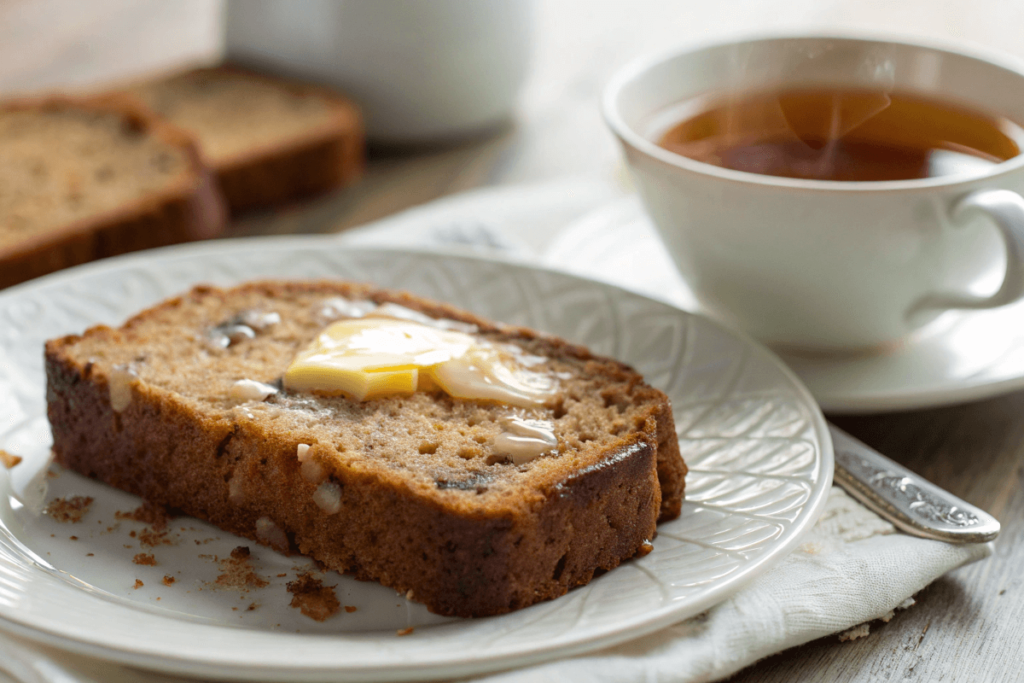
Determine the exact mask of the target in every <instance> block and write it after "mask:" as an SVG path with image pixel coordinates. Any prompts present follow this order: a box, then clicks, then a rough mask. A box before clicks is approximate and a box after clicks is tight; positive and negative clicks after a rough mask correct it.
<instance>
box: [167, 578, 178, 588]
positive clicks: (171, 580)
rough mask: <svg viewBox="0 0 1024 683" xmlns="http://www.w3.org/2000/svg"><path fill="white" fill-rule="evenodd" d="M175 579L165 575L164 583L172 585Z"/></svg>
mask: <svg viewBox="0 0 1024 683" xmlns="http://www.w3.org/2000/svg"><path fill="white" fill-rule="evenodd" d="M175 581H177V579H176V578H174V577H173V576H165V577H164V585H165V586H171V585H174V582H175Z"/></svg>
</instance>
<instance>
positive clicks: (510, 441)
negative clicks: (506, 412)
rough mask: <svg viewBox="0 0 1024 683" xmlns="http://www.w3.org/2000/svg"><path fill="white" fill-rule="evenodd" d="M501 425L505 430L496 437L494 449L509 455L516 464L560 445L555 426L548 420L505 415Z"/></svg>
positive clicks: (520, 463)
mask: <svg viewBox="0 0 1024 683" xmlns="http://www.w3.org/2000/svg"><path fill="white" fill-rule="evenodd" d="M501 426H502V427H504V428H505V431H503V432H502V433H501V434H498V436H496V437H494V451H495V453H500V454H503V455H507V456H509V458H511V459H512V462H513V463H514V464H516V465H522V464H524V463H528V462H530V461H531V460H534V459H535V458H538V457H540V456H541V455H544V454H545V453H547V452H548V451H550V450H554V449H555V448H557V447H558V437H556V436H555V426H554V424H552V423H551V422H548V421H547V420H524V419H523V418H521V417H505V418H502V420H501Z"/></svg>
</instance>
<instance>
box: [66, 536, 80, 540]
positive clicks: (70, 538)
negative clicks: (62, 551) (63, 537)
mask: <svg viewBox="0 0 1024 683" xmlns="http://www.w3.org/2000/svg"><path fill="white" fill-rule="evenodd" d="M68 540H70V541H77V540H78V536H68Z"/></svg>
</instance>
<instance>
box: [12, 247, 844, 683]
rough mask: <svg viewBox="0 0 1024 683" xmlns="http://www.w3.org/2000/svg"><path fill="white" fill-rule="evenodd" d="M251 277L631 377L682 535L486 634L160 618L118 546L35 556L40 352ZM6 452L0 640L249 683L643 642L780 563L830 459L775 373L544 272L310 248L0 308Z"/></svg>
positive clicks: (410, 619) (389, 619)
mask: <svg viewBox="0 0 1024 683" xmlns="http://www.w3.org/2000/svg"><path fill="white" fill-rule="evenodd" d="M258 277H293V278H294V277H302V278H317V277H339V278H345V279H353V280H365V281H372V282H375V283H377V284H379V285H382V286H387V287H394V288H402V289H408V290H411V291H413V292H416V293H418V294H422V295H425V296H429V297H432V298H437V299H442V300H446V301H449V302H451V303H453V304H455V305H457V306H461V307H464V308H468V309H470V310H473V311H475V312H477V313H480V314H482V315H484V316H487V317H490V318H494V319H498V320H503V321H505V322H509V323H514V324H521V325H527V326H530V327H535V328H539V329H542V330H545V331H548V332H551V333H554V334H557V335H559V336H562V337H566V338H568V339H570V340H572V341H575V342H579V343H582V344H585V345H587V346H589V347H590V348H591V349H593V350H594V351H595V352H597V353H601V354H607V355H611V356H614V357H616V358H619V359H621V360H623V361H625V362H627V363H630V364H631V365H633V366H635V367H636V368H637V369H638V370H640V371H641V372H642V373H644V375H645V376H646V377H647V378H648V379H649V381H650V382H651V383H652V384H654V385H656V386H658V387H660V388H662V389H663V390H665V391H666V392H667V393H668V394H669V396H670V397H671V398H672V400H673V404H674V409H675V414H676V420H677V426H678V432H679V439H680V444H681V447H682V450H683V454H684V457H685V458H686V460H687V462H688V463H689V465H690V467H691V474H690V476H689V477H688V480H687V481H688V487H687V501H686V504H685V506H684V511H683V514H682V516H681V517H680V518H679V519H678V520H675V521H673V522H670V523H667V524H664V525H662V526H661V527H659V535H658V538H657V539H656V540H655V542H654V551H653V552H651V553H650V554H649V555H647V556H646V557H644V558H641V559H638V560H633V561H631V562H628V563H626V564H624V565H623V566H622V567H620V568H619V569H616V570H615V571H612V572H609V573H607V574H605V575H603V576H601V577H599V578H597V579H596V580H594V581H593V582H592V583H591V584H590V585H588V586H585V587H582V588H579V589H576V590H574V591H572V592H570V593H569V594H568V595H566V596H565V597H563V598H560V599H558V600H555V601H552V602H547V603H543V604H539V605H535V606H533V607H530V608H527V609H525V610H521V611H519V612H515V613H513V614H509V615H505V616H502V617H495V618H488V619H476V620H455V619H439V618H437V617H433V616H432V615H429V614H427V613H426V612H424V611H422V610H421V609H420V606H418V605H414V604H411V603H409V604H403V603H404V600H402V599H399V600H398V604H397V605H396V598H395V595H394V592H393V591H388V590H386V589H383V588H381V587H380V586H376V585H374V584H365V583H359V582H355V581H351V580H349V579H348V578H347V577H332V579H331V582H332V583H338V584H339V589H338V590H339V591H341V592H343V593H344V595H345V600H344V601H345V602H346V603H348V602H350V601H360V600H362V601H363V602H362V603H360V604H362V605H363V606H361V607H360V609H359V611H358V612H355V613H353V614H342V615H339V616H338V617H336V618H335V619H332V620H330V621H328V622H325V624H323V625H316V624H313V622H307V623H305V624H304V623H303V622H295V621H294V619H295V618H294V617H293V616H292V613H294V612H295V610H291V609H290V608H289V607H288V605H287V600H286V599H282V597H281V595H284V593H283V590H281V591H279V593H281V595H278V594H277V593H273V594H268V597H267V598H266V599H265V600H263V602H264V603H265V604H263V606H262V607H261V608H260V609H259V610H255V611H253V612H252V613H251V615H241V616H240V615H239V614H237V613H235V612H231V611H229V610H230V608H227V607H225V608H224V610H225V611H226V613H225V614H220V613H219V612H217V609H219V608H218V607H217V606H218V604H219V603H218V602H217V600H218V598H217V597H216V596H215V595H214V594H213V593H211V592H206V593H200V592H194V591H192V592H189V593H188V594H187V595H186V593H185V592H184V591H169V592H167V593H165V594H163V599H162V601H160V602H156V601H155V599H158V598H154V594H153V593H146V592H145V591H148V590H150V589H149V588H148V587H147V588H146V589H145V590H139V591H134V592H133V591H131V590H128V589H127V588H125V589H122V588H120V587H119V586H120V584H119V583H118V581H120V580H121V579H120V578H119V577H121V576H122V575H125V576H127V574H126V570H125V565H128V567H129V569H131V565H130V563H129V562H128V559H127V557H126V556H125V555H124V551H121V553H120V554H118V553H114V552H110V553H106V552H101V550H102V549H103V548H104V547H105V546H104V545H103V544H104V543H107V544H108V545H109V544H110V543H112V542H111V541H109V540H104V539H105V538H106V536H103V535H102V534H93V535H91V536H89V537H88V538H85V537H83V538H82V539H80V540H78V541H77V542H76V543H78V544H79V545H72V546H70V547H73V548H75V549H76V552H74V553H71V552H67V548H68V547H69V546H68V542H67V541H65V540H64V539H66V538H67V536H66V535H64V536H62V537H61V538H56V534H55V536H54V538H50V537H49V534H48V533H46V532H47V531H50V530H51V529H50V527H48V526H46V524H47V523H49V520H47V519H46V518H43V520H42V521H40V520H39V519H38V518H34V517H32V516H31V515H29V514H28V512H27V508H25V507H22V506H20V505H19V504H18V503H17V502H12V499H11V498H10V497H9V495H8V494H9V493H10V488H11V487H14V488H15V489H18V487H24V486H26V485H27V480H28V478H30V477H31V475H32V474H33V473H34V472H35V471H37V470H39V469H40V468H42V467H44V466H45V460H46V455H47V452H48V444H49V440H50V436H49V429H48V426H47V423H46V420H45V397H44V395H43V386H44V378H43V369H42V357H41V356H42V354H41V349H42V344H43V341H44V340H45V339H47V338H50V337H54V336H57V335H61V334H66V333H73V332H79V331H81V330H83V329H84V328H86V327H88V326H90V325H93V324H97V323H106V324H119V323H120V322H122V321H123V320H124V319H125V318H126V317H127V316H128V315H130V314H132V313H134V312H136V311H137V310H139V309H142V308H144V307H146V306H148V305H151V304H153V303H155V302H157V301H159V300H161V299H163V298H165V297H167V296H169V295H172V294H174V293H177V292H180V291H182V290H184V289H186V288H187V287H189V286H191V285H192V284H195V283H198V282H213V283H216V284H232V283H236V282H240V281H243V280H247V279H253V278H258ZM0 447H3V448H6V449H7V450H10V451H13V452H17V453H20V454H22V455H24V456H25V457H26V461H25V463H23V464H22V465H21V466H19V467H18V468H16V469H15V470H13V471H12V473H11V474H10V475H8V474H7V473H6V472H3V471H0V493H3V495H2V496H0V627H2V628H7V629H10V630H14V631H17V632H19V633H21V634H23V635H27V636H29V637H32V638H35V639H38V640H41V641H45V642H49V643H54V644H58V645H61V646H63V647H66V648H69V649H73V650H76V651H79V652H83V653H87V654H93V655H98V656H103V657H106V658H108V659H112V660H115V661H121V662H125V663H130V664H135V665H140V666H145V667H148V668H156V669H162V670H166V671H174V672H179V673H186V674H196V675H206V676H235V677H246V678H249V679H253V680H255V679H261V680H266V679H275V678H281V677H285V676H286V677H288V678H289V679H290V680H316V679H322V678H324V677H331V678H332V679H334V680H376V679H398V678H416V679H423V678H436V677H452V676H459V675H466V674H470V673H478V672H482V671H488V670H495V669H500V668H503V667H509V666H515V665H525V664H529V663H532V662H537V661H542V660H544V659H550V658H552V657H555V656H561V655H568V654H573V653H577V652H582V651H585V650H588V649H594V648H597V647H601V646H605V645H610V644H614V643H617V642H622V641H624V640H628V639H631V638H634V637H637V636H640V635H642V634H644V633H648V632H651V631H653V630H655V629H658V628H661V627H664V626H666V625H669V624H671V623H674V622H676V621H679V620H681V619H684V618H686V617H689V616H692V615H694V614H697V613H699V612H701V611H703V610H705V609H707V608H708V607H710V606H712V605H714V604H715V603H717V602H719V601H721V600H722V599H724V598H725V597H727V596H728V595H729V594H731V593H732V592H734V591H736V590H738V589H739V588H740V587H741V586H742V585H743V584H744V583H746V582H747V581H749V580H751V579H752V578H754V577H755V576H756V575H758V574H759V573H761V572H763V571H764V570H765V569H766V568H767V567H768V566H769V565H770V563H771V562H774V561H776V560H778V559H780V558H781V557H783V556H784V555H785V553H786V552H788V550H789V549H790V548H792V547H793V546H794V544H795V543H796V541H797V539H798V536H799V534H800V533H801V531H802V530H804V529H806V528H807V527H808V526H809V525H810V524H812V523H813V522H814V520H815V519H816V518H817V515H818V513H819V512H820V510H821V508H822V505H823V503H824V501H825V497H826V494H827V491H828V488H829V486H830V484H831V478H832V452H831V442H830V439H829V436H828V433H827V430H826V428H825V423H824V420H823V418H822V416H821V414H820V412H819V411H818V409H817V407H816V406H815V404H814V402H813V400H812V399H811V398H810V396H809V394H808V393H807V392H806V390H805V389H804V388H803V387H802V386H801V385H800V384H799V382H798V381H796V380H795V379H794V377H793V375H792V374H791V373H789V371H788V370H786V369H785V368H784V366H783V365H782V364H781V363H780V362H779V361H778V360H777V359H776V358H775V357H774V356H772V355H771V354H770V353H769V352H767V351H765V350H764V349H763V348H761V347H760V346H758V345H757V344H755V343H753V342H752V341H750V340H748V339H745V338H742V337H740V336H737V335H736V334H734V333H732V332H730V331H728V330H726V329H724V328H722V327H721V326H719V325H718V324H716V323H714V322H712V321H709V320H707V319H704V318H702V317H699V316H694V315H691V314H688V313H685V312H683V311H680V310H678V309H675V308H672V307H670V306H668V305H665V304H662V303H658V302H656V301H653V300H650V299H646V298H644V297H641V296H638V295H635V294H631V293H629V292H626V291H624V290H621V289H618V288H616V287H613V286H610V285H604V284H599V283H595V282H592V281H588V280H583V279H579V278H575V277H572V276H568V275H565V274H560V273H555V272H551V271H546V270H543V269H538V268H532V267H527V266H524V265H516V264H513V263H509V262H505V261H499V260H484V259H480V258H470V257H463V256H457V255H451V254H449V255H441V254H434V253H429V252H408V251H388V250H371V249H357V248H351V247H342V246H340V245H339V244H338V243H337V242H336V241H334V240H333V239H332V238H324V237H311V238H302V237H299V238H296V237H289V238H270V239H260V240H248V241H244V242H243V241H236V242H221V243H206V244H199V245H189V246H184V247H175V248H171V249H166V250H160V251H156V252H150V253H144V254H137V255H132V256H128V257H123V258H119V259H113V260H109V261H105V262H101V263H98V264H94V265H91V266H86V267H83V268H79V269H75V270H72V271H68V272H66V273H63V274H58V275H55V276H51V277H49V278H44V279H42V280H39V281H36V282H33V283H29V284H26V285H22V286H19V287H15V288H13V289H11V290H8V291H6V292H4V293H2V294H0ZM53 486H55V487H56V488H57V490H61V491H65V490H66V491H68V492H70V491H72V490H80V491H86V492H91V491H97V492H98V496H97V505H100V504H103V503H104V501H105V500H106V499H107V498H109V499H110V500H111V501H114V502H111V503H109V505H111V506H113V505H119V506H120V507H121V509H125V506H126V505H130V504H131V501H130V500H129V499H130V497H126V494H122V493H121V492H117V491H112V490H110V489H107V488H104V487H101V486H100V485H99V484H96V483H95V482H89V481H87V480H85V479H82V478H81V477H78V476H77V475H74V474H71V473H66V474H64V475H62V476H61V478H60V479H58V480H56V481H55V483H54V484H53ZM90 487H93V488H90ZM3 489H7V490H3ZM90 495H91V494H90ZM119 496H121V497H122V498H118V497H119ZM101 497H102V498H103V500H100V498H101ZM136 502H137V501H136ZM111 509H113V508H111ZM104 514H106V513H104ZM190 523H191V520H190ZM193 526H194V527H199V528H201V530H202V532H203V533H206V531H207V530H206V529H205V528H202V527H201V525H200V524H199V523H195V524H193ZM193 530H195V529H193ZM65 531H66V529H65ZM182 531H183V532H184V527H182ZM197 533H198V532H197ZM210 533H216V532H215V531H210ZM222 535H223V536H227V538H224V539H221V540H220V541H218V542H221V543H223V544H224V545H225V547H228V548H230V547H231V545H232V543H233V542H232V538H231V537H230V536H229V535H226V534H222ZM236 540H237V539H236ZM117 542H119V541H117ZM198 542H199V541H198V538H197V543H198ZM81 544H91V545H89V547H88V548H86V547H84V546H82V545H81ZM189 545H191V544H189ZM89 549H95V552H94V553H93V557H91V558H89V559H88V560H86V559H85V553H84V552H81V551H84V550H89ZM167 552H171V551H170V550H168V551H167ZM254 554H255V553H254ZM258 554H259V557H260V559H261V561H262V562H264V569H265V570H267V571H274V569H273V568H274V567H277V566H278V565H279V564H280V563H282V562H283V563H285V564H290V563H292V562H293V561H292V560H290V559H287V560H286V559H284V558H280V557H279V556H276V555H275V554H274V553H271V552H270V551H268V550H266V549H259V551H258ZM90 562H92V563H93V564H90ZM181 571H182V572H185V571H186V569H184V568H183V569H182V570H181ZM111 577H113V578H111ZM266 590H268V591H269V590H271V589H270V588H268V589H266ZM273 596H277V597H273ZM282 624H283V625H284V626H282ZM295 624H298V625H297V626H296V628H291V627H292V626H293V625H295ZM409 625H416V626H418V628H417V629H416V631H415V633H414V634H413V635H411V636H408V637H402V638H399V637H396V635H395V630H394V629H395V628H402V627H405V626H409ZM239 627H241V628H239ZM296 629H297V630H300V631H301V633H295V630H296ZM140 633H144V634H145V637H141V638H140V637H139V634H140Z"/></svg>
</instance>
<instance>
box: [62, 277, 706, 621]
mask: <svg viewBox="0 0 1024 683" xmlns="http://www.w3.org/2000/svg"><path fill="white" fill-rule="evenodd" d="M339 302H340V305H339ZM351 302H372V303H367V304H366V305H369V306H371V307H372V306H375V305H382V304H386V303H392V304H398V305H400V306H403V307H406V308H407V309H411V310H413V311H418V312H420V313H422V314H425V315H426V316H429V317H430V318H434V319H444V320H449V321H456V322H457V323H461V324H462V325H463V326H466V325H468V326H472V327H473V328H475V332H474V334H475V335H478V336H479V337H480V338H481V339H485V340H488V341H489V342H492V343H501V344H510V345H514V346H516V347H519V349H521V350H522V352H523V353H525V354H529V356H530V357H531V359H536V358H539V359H540V360H533V362H534V363H535V364H534V365H531V370H533V371H538V372H547V373H552V376H555V377H557V378H558V379H559V389H558V395H557V397H555V398H554V399H553V400H552V401H551V402H549V403H548V404H546V405H544V406H539V407H536V408H529V409H527V408H514V407H511V406H508V405H503V404H500V403H495V402H493V401H491V402H488V401H475V400H465V399H454V398H451V397H450V396H448V395H447V394H445V393H443V392H442V391H416V392H415V393H413V394H411V395H405V396H393V397H389V398H378V399H374V400H368V401H364V402H355V401H351V400H348V399H346V398H344V397H341V396H321V395H316V394H312V393H295V392H289V391H287V390H285V389H283V385H282V383H281V382H280V380H281V378H282V376H283V375H284V373H285V371H286V369H287V368H288V366H289V364H290V363H291V362H292V359H293V358H294V357H295V355H296V353H297V352H299V351H300V350H301V349H303V348H305V347H306V346H307V345H308V344H309V342H310V340H312V339H313V338H314V337H315V336H316V335H317V334H318V333H319V332H320V331H321V330H322V329H323V328H324V327H325V326H326V325H327V324H329V323H330V322H331V321H332V320H334V319H336V318H338V317H339V316H341V315H344V311H345V310H346V308H349V309H351V308H352V306H349V305H347V304H351ZM242 328H244V329H242ZM46 368H47V381H48V385H47V397H48V402H49V408H48V414H49V418H50V423H51V425H52V428H53V435H54V452H55V454H56V458H57V460H58V461H59V462H60V463H62V464H63V465H65V466H66V467H69V468H71V469H73V470H76V471H78V472H80V473H82V474H85V475H87V476H92V477H97V478H99V479H100V480H102V481H105V482H107V483H108V484H111V485H113V486H115V487H118V488H121V489H124V490H126V491H129V492H131V493H134V494H137V495H139V496H142V497H143V498H145V499H146V500H149V501H151V502H153V503H158V504H162V505H166V506H170V507H174V508H179V509H181V510H183V511H185V512H187V513H188V514H191V515H194V516H196V517H199V518H202V519H206V520H209V521H211V522H212V523H214V524H216V525H218V526H220V527H221V528H223V529H226V530H228V531H231V532H234V533H237V534H239V535H241V536H245V537H248V538H251V539H254V540H256V541H258V542H261V543H264V544H266V545H269V546H271V547H274V548H276V549H278V550H281V551H285V552H299V553H302V554H305V555H309V556H311V557H313V558H315V559H317V560H319V561H320V562H322V563H323V564H325V565H326V566H328V567H330V568H332V569H336V570H338V571H341V572H348V573H352V574H354V575H355V576H356V577H358V578H360V579H369V580H374V581H379V582H380V583H382V584H384V585H386V586H390V587H392V588H394V589H395V590H397V591H400V592H403V593H405V592H407V591H410V590H411V591H413V595H415V599H416V600H417V601H420V602H423V603H424V604H426V606H427V607H428V608H429V609H430V610H432V611H434V612H436V613H439V614H447V615H457V616H483V615H491V614H500V613H503V612H508V611H511V610H515V609H519V608H522V607H526V606H528V605H531V604H533V603H536V602H539V601H542V600H548V599H551V598H555V597H558V596H560V595H562V594H564V593H565V592H566V591H568V590H569V589H571V588H573V587H574V586H579V585H582V584H585V583H588V582H589V581H590V580H591V579H592V578H593V576H594V574H595V572H599V571H604V570H609V569H612V568H614V567H616V566H618V565H619V564H620V563H622V562H623V561H625V560H628V559H630V558H631V557H634V556H635V555H637V554H643V553H645V552H646V551H647V550H649V548H650V546H649V540H650V539H652V538H653V536H654V533H655V524H656V522H657V521H658V520H659V519H662V520H665V519H671V518H673V517H676V516H677V515H678V514H679V511H680V505H681V502H682V494H683V480H684V476H685V474H686V467H685V465H684V464H683V461H682V458H681V457H680V454H679V447H678V444H677V441H676V436H675V430H674V427H673V420H672V413H671V409H670V406H669V402H668V399H667V398H666V396H665V395H664V394H663V393H662V392H661V391H659V390H657V389H654V388H652V387H650V386H648V385H647V384H645V383H644V381H643V379H642V377H640V375H638V374H637V373H636V372H635V371H634V370H632V369H631V368H630V367H628V366H626V365H623V364H622V363H619V362H617V361H614V360H610V359H607V358H601V357H598V356H594V355H592V354H591V353H590V352H588V351H587V350H586V349H584V348H582V347H579V346H575V345H572V344H569V343H567V342H565V341H562V340H560V339H557V338H554V337H550V336H546V335H543V334H540V333H537V332H533V331H530V330H527V329H523V328H514V327H508V326H503V325H500V324H496V323H492V322H489V321H486V320H482V319H480V318H478V317H476V316H473V315H471V314H469V313H466V312H464V311H461V310H458V309H455V308H452V307H450V306H447V305H444V304H440V303H435V302H432V301H428V300H425V299H421V298H418V297H414V296H412V295H409V294H405V293H401V292H394V291H388V290H380V289H375V288H373V287H370V286H367V285H359V284H350V283H339V282H323V281H322V282H257V283H250V284H246V285H242V286H239V287H236V288H233V289H217V288H212V287H197V288H195V289H193V290H192V291H190V292H188V293H187V294H185V295H183V296H181V297H179V298H175V299H171V300H169V301H166V302H164V303H162V304H160V305H158V306H156V307H154V308H152V309H149V310H147V311H144V312H142V313H140V314H138V315H137V316H135V317H134V318H132V319H131V320H129V321H128V322H127V323H126V324H125V325H124V326H123V327H121V328H119V329H112V328H109V327H104V326H100V327H94V328H92V329H90V330H88V331H86V332H85V333H84V334H83V335H82V336H69V337H64V338H62V339H55V340H51V341H50V342H49V343H48V344H47V346H46ZM239 382H248V383H247V384H243V385H241V387H242V389H241V390H237V389H236V386H237V385H238V383H239ZM509 415H518V416H520V417H522V418H531V419H537V420H547V421H550V423H551V424H552V426H553V427H552V428H553V431H554V434H555V435H556V436H557V439H558V446H557V448H556V449H554V450H552V451H550V452H548V453H546V454H544V455H541V456H540V457H537V458H535V459H533V460H530V461H528V462H524V463H522V464H515V463H514V462H511V461H510V460H509V459H508V458H503V457H501V456H502V453H499V452H497V451H496V446H495V444H496V441H497V437H498V436H499V435H500V434H501V433H502V431H503V427H502V420H503V419H505V418H507V417H508V416H509Z"/></svg>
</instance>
